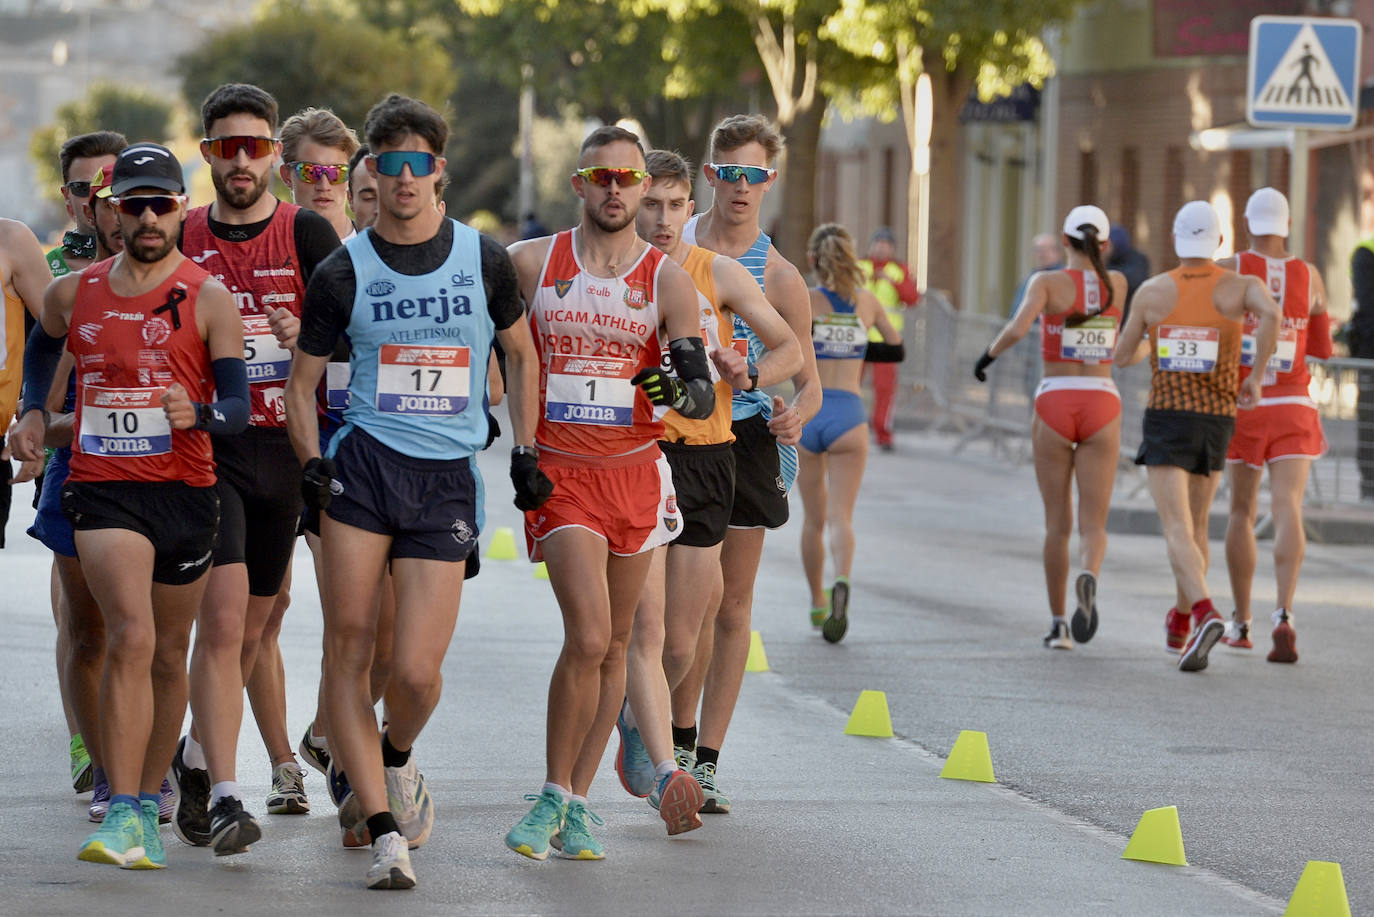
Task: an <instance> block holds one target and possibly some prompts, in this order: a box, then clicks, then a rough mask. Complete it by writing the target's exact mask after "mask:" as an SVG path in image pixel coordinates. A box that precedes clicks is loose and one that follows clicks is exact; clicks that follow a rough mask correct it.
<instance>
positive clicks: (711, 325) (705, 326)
mask: <svg viewBox="0 0 1374 917" xmlns="http://www.w3.org/2000/svg"><path fill="white" fill-rule="evenodd" d="M715 260H716V254H715V253H714V252H710V251H707V250H706V249H704V248H698V247H697V246H695V245H692V246H689V247H688V249H687V259H686V260H685V261H683V262H682V269H683V270H685V271H686V272H687V274H688V276H690V277H691V278H692V283H694V284H695V285H696V288H697V309H698V314H699V316H700V318H701V339H702V341H703V342H704V343H705V344H706V354H707V361H706V366H707V368H708V369H709V370H710V372H711V382H712V383H714V384H715V390H716V408H715V410H714V411H712V412H711V416H710V417H707V418H706V419H704V420H691V419H689V418H686V417H683V416H682V415H681V414H679V413H678V412H677V411H674V410H672V409H670V408H658V409H656V412H660V413H661V414H662V417H663V427H664V432H663V438H664V439H665V440H668V441H669V442H675V443H684V444H686V445H689V446H709V445H715V444H718V443H730V442H734V440H735V434H734V433H732V432H731V431H730V411H731V404H730V383H729V382H727V381H725V380H724V379H722V378H721V377H720V373H718V372H716V364H715V363H713V362H711V360H710V354H711V351H712V350H717V349H719V348H721V347H729V346H731V336H732V335H733V333H734V322H733V321H732V319H731V316H730V315H728V314H726V313H725V312H723V311H721V309H720V307H719V305H718V302H719V300H718V298H717V296H716V277H715V271H714V268H713V265H714V263H715ZM662 367H663V369H664V371H665V372H667V373H670V374H672V375H676V371H675V370H674V369H673V361H672V358H671V357H669V356H668V350H667V349H666V348H665V349H664V350H663V357H662Z"/></svg>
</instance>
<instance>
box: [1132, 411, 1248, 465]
mask: <svg viewBox="0 0 1374 917" xmlns="http://www.w3.org/2000/svg"><path fill="white" fill-rule="evenodd" d="M1235 429H1236V421H1235V418H1233V417H1222V416H1221V415H1219V414H1197V413H1194V412H1192V411H1159V410H1147V411H1146V412H1145V417H1144V419H1143V420H1142V421H1141V430H1142V432H1143V434H1144V435H1143V437H1142V438H1141V442H1140V450H1139V451H1138V452H1136V456H1135V463H1136V464H1137V465H1174V466H1176V467H1178V468H1182V469H1183V470H1184V471H1186V472H1188V473H1189V474H1201V475H1206V474H1211V473H1212V472H1213V471H1220V470H1221V469H1223V468H1225V467H1226V447H1227V446H1228V445H1230V443H1231V434H1232V433H1233V432H1234V431H1235Z"/></svg>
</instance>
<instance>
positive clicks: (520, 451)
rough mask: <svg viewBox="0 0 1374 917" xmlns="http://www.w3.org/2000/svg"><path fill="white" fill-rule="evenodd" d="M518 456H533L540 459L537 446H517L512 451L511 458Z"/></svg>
mask: <svg viewBox="0 0 1374 917" xmlns="http://www.w3.org/2000/svg"><path fill="white" fill-rule="evenodd" d="M517 455H532V456H534V457H535V458H539V449H538V447H536V446H516V447H515V448H513V449H511V451H510V457H511V458H515V457H516V456H517Z"/></svg>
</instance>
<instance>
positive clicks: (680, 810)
mask: <svg viewBox="0 0 1374 917" xmlns="http://www.w3.org/2000/svg"><path fill="white" fill-rule="evenodd" d="M704 801H705V799H704V797H703V796H702V793H701V786H700V784H698V783H697V781H696V779H695V778H694V777H693V776H692V775H691V773H689V772H688V771H685V770H681V769H679V770H675V771H673V772H672V773H671V774H664V775H663V776H662V777H660V778H659V780H658V783H657V784H656V785H655V786H654V791H653V792H652V793H650V794H649V805H651V806H653V807H654V808H655V809H658V814H659V817H660V818H662V819H663V823H664V824H665V825H667V826H668V834H670V835H673V834H685V833H686V832H688V831H695V830H696V829H697V828H700V827H701V819H700V818H699V817H697V812H699V811H700V810H701V806H702V803H703V802H704Z"/></svg>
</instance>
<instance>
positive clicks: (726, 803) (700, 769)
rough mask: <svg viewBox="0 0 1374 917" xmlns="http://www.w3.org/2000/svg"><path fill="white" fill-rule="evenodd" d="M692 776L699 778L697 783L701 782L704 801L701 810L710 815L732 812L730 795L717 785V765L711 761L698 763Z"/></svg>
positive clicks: (693, 769)
mask: <svg viewBox="0 0 1374 917" xmlns="http://www.w3.org/2000/svg"><path fill="white" fill-rule="evenodd" d="M692 776H693V777H695V778H697V783H699V784H701V795H702V797H703V798H704V801H703V802H702V804H701V811H702V812H703V813H705V814H710V815H726V814H729V812H730V797H729V796H726V795H725V794H724V793H722V792H721V791H720V787H718V786H716V766H715V765H714V764H713V763H711V762H710V761H706V762H703V763H701V764H698V765H697V766H696V767H694V768H692Z"/></svg>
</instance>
